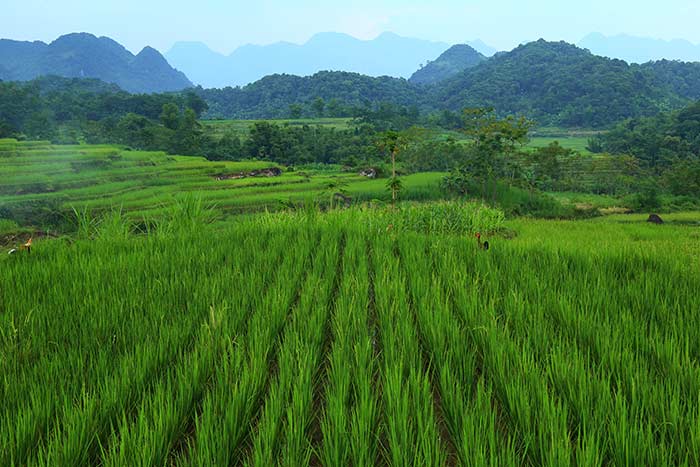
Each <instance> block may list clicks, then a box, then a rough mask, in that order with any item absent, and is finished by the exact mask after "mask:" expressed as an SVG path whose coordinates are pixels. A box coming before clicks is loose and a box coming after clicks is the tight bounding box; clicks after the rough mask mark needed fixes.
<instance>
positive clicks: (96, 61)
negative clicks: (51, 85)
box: [0, 33, 192, 93]
mask: <svg viewBox="0 0 700 467" xmlns="http://www.w3.org/2000/svg"><path fill="white" fill-rule="evenodd" d="M45 75H56V76H62V77H66V78H97V79H100V80H102V81H105V82H107V83H114V84H117V85H118V86H119V87H121V88H122V89H124V90H126V91H129V92H134V93H150V92H167V91H180V90H182V89H185V88H188V87H191V86H192V83H191V82H190V81H189V80H188V79H187V77H186V76H185V75H184V74H183V73H181V72H179V71H177V70H175V69H174V68H172V67H171V66H170V65H169V64H168V62H167V61H166V60H165V58H163V56H162V55H161V54H160V53H159V52H158V51H156V50H155V49H153V48H151V47H145V48H144V49H143V50H142V51H141V52H139V53H138V54H137V55H133V54H132V53H131V52H129V51H128V50H126V49H125V48H124V47H123V46H121V45H120V44H119V43H117V42H115V41H113V40H112V39H109V38H107V37H95V36H93V35H92V34H86V33H79V34H68V35H65V36H61V37H59V38H58V39H56V40H55V41H53V42H52V43H50V44H45V43H43V42H38V41H37V42H21V41H12V40H7V39H2V40H0V79H1V80H4V81H29V80H32V79H34V78H37V77H39V76H45Z"/></svg>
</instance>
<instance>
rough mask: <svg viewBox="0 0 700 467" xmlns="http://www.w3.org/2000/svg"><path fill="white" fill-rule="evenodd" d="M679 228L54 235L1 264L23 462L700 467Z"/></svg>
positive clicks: (689, 277)
mask: <svg viewBox="0 0 700 467" xmlns="http://www.w3.org/2000/svg"><path fill="white" fill-rule="evenodd" d="M455 216H458V217H459V219H460V221H459V222H458V223H457V224H455V223H452V222H450V219H452V218H453V217H455ZM677 217H678V219H677V220H678V222H676V223H673V222H669V223H667V224H666V225H663V226H655V225H649V224H646V223H645V222H644V219H642V218H629V217H624V216H619V217H610V218H605V219H596V220H591V221H535V220H511V221H504V219H503V217H502V215H500V214H499V213H498V211H495V210H492V209H489V208H485V207H482V206H477V205H469V204H449V203H448V204H444V205H437V206H436V207H435V208H433V207H432V206H431V205H425V206H424V207H422V208H418V207H415V208H407V209H403V208H402V209H397V210H396V211H389V210H386V211H373V210H370V209H357V208H353V209H350V210H344V211H332V212H329V213H326V214H321V213H317V212H311V211H306V212H296V213H280V214H260V215H257V216H254V217H250V218H245V219H239V220H238V221H236V222H230V223H227V224H225V225H221V224H216V225H210V224H205V223H203V222H202V223H199V222H197V219H196V216H188V218H192V219H194V221H193V222H190V223H185V222H179V219H176V218H174V219H173V225H172V226H171V227H172V228H162V229H159V230H157V231H155V232H153V233H151V234H149V235H134V234H130V233H129V232H128V228H127V230H126V232H125V233H124V234H123V235H115V234H114V232H115V230H114V229H113V230H110V231H109V232H111V234H109V235H107V234H104V235H102V234H100V232H99V231H96V232H93V233H89V234H88V235H84V236H79V237H76V238H73V239H62V240H46V241H39V242H37V243H36V245H35V247H34V249H33V250H32V253H31V255H21V256H18V255H13V256H7V255H3V257H2V258H0V375H2V376H1V377H0V400H1V401H2V404H0V465H46V466H56V465H59V466H62V465H71V466H72V465H106V466H109V465H114V466H117V465H119V466H122V465H181V466H210V465H256V466H269V465H290V466H300V465H333V466H335V465H337V466H347V465H362V466H369V465H396V466H409V465H435V466H442V465H494V466H502V465H551V466H564V465H593V466H595V465H601V466H602V465H635V466H636V465H698V464H700V365H699V364H698V356H700V336H699V334H698V333H699V331H698V330H699V329H700V299H698V290H700V272H699V271H700V267H699V266H700V236H699V235H700V230H698V229H700V227H698V225H697V224H695V223H694V222H698V221H700V214H698V213H686V214H682V215H678V216H677ZM669 220H674V219H669ZM117 221H120V220H119V219H117ZM121 222H127V221H126V220H125V219H121ZM477 230H478V231H481V232H485V233H487V232H488V233H489V238H488V240H489V241H490V243H491V249H490V250H489V251H484V250H482V249H480V248H479V247H478V246H477V243H476V241H475V239H474V238H473V234H474V232H475V231H477ZM122 232H123V231H122ZM499 232H500V234H499ZM507 232H510V234H508V235H506V234H505V233H507Z"/></svg>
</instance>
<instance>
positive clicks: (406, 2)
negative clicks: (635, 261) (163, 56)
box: [0, 0, 700, 53]
mask: <svg viewBox="0 0 700 467" xmlns="http://www.w3.org/2000/svg"><path fill="white" fill-rule="evenodd" d="M0 10H1V11H2V21H0V24H1V26H0V37H2V38H8V39H16V40H42V41H44V42H50V41H52V40H54V39H55V38H57V37H58V36H60V35H62V34H66V33H69V32H90V33H93V34H95V35H98V36H108V37H111V38H112V39H115V40H116V41H118V42H120V43H121V44H123V45H124V46H126V47H127V48H128V49H129V50H131V51H132V52H138V51H139V50H141V48H143V47H144V46H146V45H150V46H152V47H155V48H156V49H158V50H160V51H162V52H165V51H167V50H168V49H169V48H170V47H171V46H172V45H173V44H174V43H175V42H177V41H200V42H204V43H205V44H207V45H208V46H209V47H210V48H212V49H213V50H216V51H218V52H222V53H230V52H232V51H233V50H234V49H235V48H236V47H238V46H241V45H243V44H249V43H252V44H269V43H273V42H277V41H288V42H294V43H303V42H305V41H306V40H308V39H309V38H310V37H311V36H312V35H313V34H315V33H318V32H329V31H332V32H343V33H346V34H350V35H352V36H355V37H358V38H360V39H373V38H374V37H376V36H377V35H379V34H380V33H382V32H384V31H391V32H394V33H396V34H399V35H402V36H407V37H416V38H420V39H429V40H435V41H442V42H448V43H460V42H465V41H468V40H475V39H481V40H483V41H484V42H486V43H487V44H489V45H491V46H493V47H496V48H498V49H500V50H509V49H512V48H513V47H515V46H517V45H518V44H520V43H522V42H527V41H531V40H535V39H539V38H544V39H547V40H566V41H568V42H573V43H576V42H578V41H579V40H581V39H582V38H583V37H584V36H585V35H587V34H588V33H591V32H601V33H603V34H606V35H614V34H622V33H625V34H631V35H638V36H645V37H653V38H659V39H666V40H670V39H686V40H689V41H691V42H693V43H700V28H698V27H697V24H698V22H699V20H700V1H698V0H665V1H663V2H662V1H657V0H652V1H650V0H587V1H585V2H584V1H581V0H579V1H569V0H489V1H484V0H462V1H459V0H432V1H427V0H423V1H415V0H351V1H348V0H345V1H343V2H335V1H331V0H325V1H322V0H294V1H283V0H248V1H241V0H198V1H194V2H193V1H182V0H119V1H105V0H2V6H1V7H0Z"/></svg>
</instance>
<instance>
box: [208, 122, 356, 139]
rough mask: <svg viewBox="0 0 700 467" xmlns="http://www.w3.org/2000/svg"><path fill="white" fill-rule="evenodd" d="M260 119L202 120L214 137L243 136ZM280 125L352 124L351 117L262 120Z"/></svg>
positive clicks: (347, 126) (340, 126)
mask: <svg viewBox="0 0 700 467" xmlns="http://www.w3.org/2000/svg"><path fill="white" fill-rule="evenodd" d="M259 121H261V120H202V122H201V123H202V125H203V127H204V130H205V131H206V132H207V133H208V134H209V135H211V136H213V137H215V138H221V137H223V136H224V135H225V134H234V135H236V136H238V137H240V138H245V137H247V136H248V134H249V133H250V128H251V127H252V126H253V125H254V124H255V123H257V122H259ZM264 121H265V122H270V123H274V124H277V125H280V126H292V127H300V126H305V125H308V126H313V127H316V126H320V127H323V128H332V129H335V130H348V129H350V128H352V126H353V119H352V118H330V117H327V118H300V119H275V120H264Z"/></svg>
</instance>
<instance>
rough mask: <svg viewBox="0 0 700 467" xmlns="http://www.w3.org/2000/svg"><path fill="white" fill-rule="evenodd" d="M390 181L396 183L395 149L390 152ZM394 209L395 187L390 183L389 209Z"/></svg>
mask: <svg viewBox="0 0 700 467" xmlns="http://www.w3.org/2000/svg"><path fill="white" fill-rule="evenodd" d="M391 180H392V182H394V183H395V182H396V149H394V150H393V151H391ZM394 207H396V186H395V185H394V184H393V183H392V186H391V208H392V209H394Z"/></svg>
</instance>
